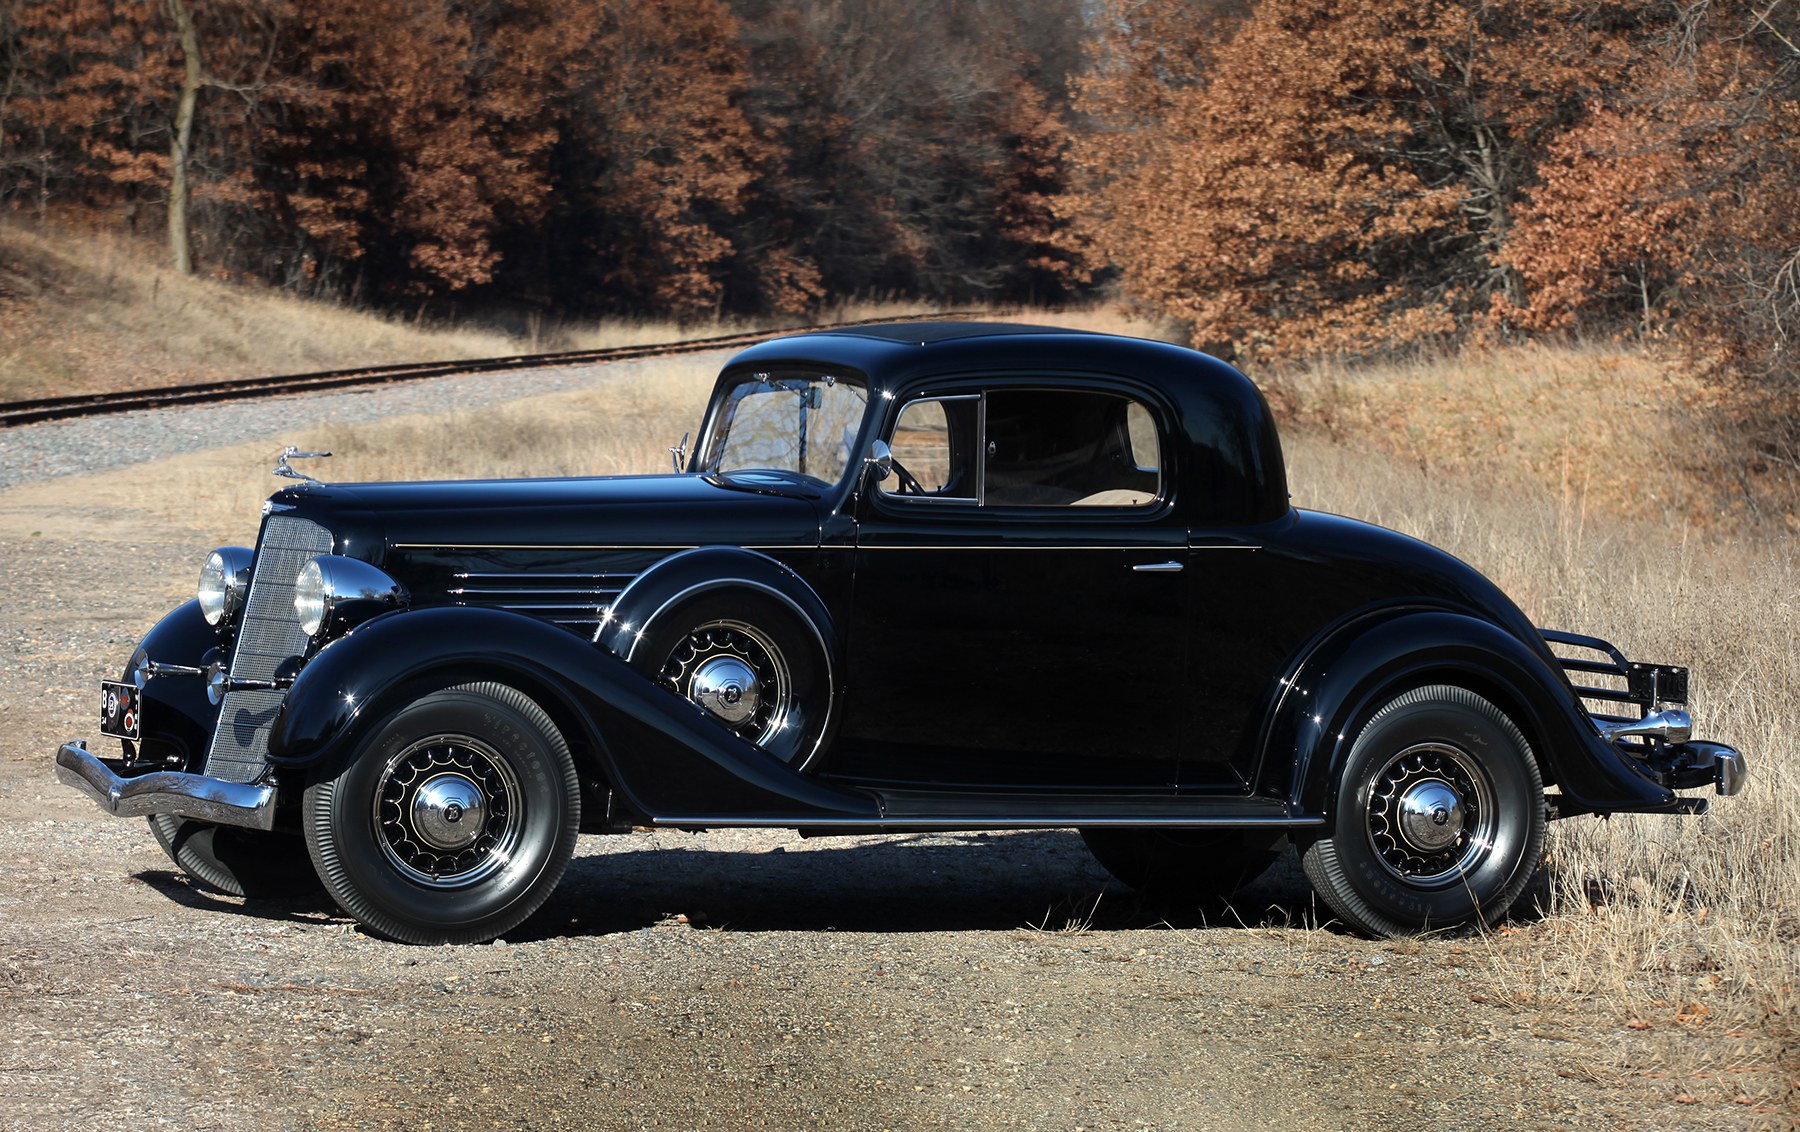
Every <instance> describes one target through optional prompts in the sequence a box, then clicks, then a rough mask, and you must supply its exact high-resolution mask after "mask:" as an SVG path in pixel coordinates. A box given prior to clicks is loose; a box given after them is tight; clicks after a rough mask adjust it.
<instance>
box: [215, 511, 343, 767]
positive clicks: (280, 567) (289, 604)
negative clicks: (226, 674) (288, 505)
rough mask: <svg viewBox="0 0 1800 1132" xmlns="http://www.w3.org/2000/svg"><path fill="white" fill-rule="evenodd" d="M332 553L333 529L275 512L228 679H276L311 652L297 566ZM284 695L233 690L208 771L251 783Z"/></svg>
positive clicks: (258, 551) (223, 709)
mask: <svg viewBox="0 0 1800 1132" xmlns="http://www.w3.org/2000/svg"><path fill="white" fill-rule="evenodd" d="M329 553H331V532H330V531H328V530H326V529H325V528H324V527H321V526H319V524H317V523H315V522H312V521H311V520H309V519H295V518H290V517H287V516H282V515H276V516H273V517H271V518H270V519H269V521H268V523H267V524H266V525H265V526H264V527H263V537H262V543H261V545H259V546H258V547H257V549H256V573H255V574H254V575H253V576H252V577H251V579H250V596H249V599H248V600H247V601H246V602H245V603H244V616H243V621H242V622H241V623H240V624H239V626H238V633H237V642H236V644H235V645H234V646H233V648H232V653H231V675H232V676H234V677H241V678H244V679H249V680H271V679H274V677H275V669H276V668H277V667H279V666H280V664H281V662H282V661H284V660H286V659H287V658H288V657H290V656H297V655H299V654H300V653H302V652H304V651H305V650H306V634H305V633H303V632H301V630H300V620H299V618H298V617H297V616H296V615H295V613H294V578H295V576H296V575H298V574H299V573H300V567H302V566H304V565H306V563H307V562H308V561H309V560H311V559H313V558H315V557H317V556H318V555H321V554H329ZM284 695H285V693H284V692H282V691H280V690H279V689H275V690H267V691H261V690H259V691H245V692H228V693H226V695H225V703H224V705H223V706H222V707H221V708H220V711H219V726H218V729H217V730H216V731H214V732H213V742H212V750H211V751H210V752H209V753H208V754H207V757H206V773H207V774H209V775H211V776H212V777H214V778H222V779H224V780H225V781H227V782H252V781H254V780H255V779H256V778H257V777H258V776H259V775H261V774H262V771H263V760H264V757H265V756H266V755H267V754H268V751H269V725H270V723H272V722H273V721H274V719H275V712H276V709H278V708H280V707H281V700H282V697H283V696H284Z"/></svg>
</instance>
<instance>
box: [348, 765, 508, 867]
mask: <svg viewBox="0 0 1800 1132" xmlns="http://www.w3.org/2000/svg"><path fill="white" fill-rule="evenodd" d="M523 818H524V813H523V807H522V805H521V797H520V791H519V779H518V775H517V774H516V773H515V772H514V771H513V767H512V764H511V763H510V762H509V761H508V760H507V759H506V758H505V756H503V755H501V754H500V753H499V752H498V751H496V750H495V749H494V748H492V747H490V746H488V745H487V744H486V743H483V742H482V741H480V740H479V739H474V738H471V737H469V736H467V735H433V736H431V737H430V738H427V739H421V740H419V741H418V742H416V743H413V744H412V745H411V746H409V747H407V748H405V749H404V750H402V751H401V752H400V753H399V754H397V755H395V756H394V757H393V758H391V759H389V760H388V762H387V765H386V766H385V767H384V768H383V770H382V774H381V780H380V785H379V786H378V787H377V788H376V791H375V828H376V831H377V832H378V833H379V834H380V838H379V840H380V842H381V850H382V853H383V854H384V855H385V856H386V857H387V859H388V861H389V862H390V863H391V864H393V865H394V867H395V868H397V869H399V870H400V872H401V873H402V874H403V875H404V876H406V877H407V878H408V879H409V880H411V881H413V882H414V883H416V884H421V885H424V886H426V887H427V888H461V887H463V886H465V885H471V884H475V883H477V882H479V881H482V880H485V879H487V878H488V877H490V876H493V875H494V874H495V873H496V872H498V871H500V870H501V869H502V868H505V867H506V864H507V863H508V862H509V861H511V860H512V859H513V856H514V855H515V853H516V852H517V850H518V847H519V841H520V838H521V836H522V825H523Z"/></svg>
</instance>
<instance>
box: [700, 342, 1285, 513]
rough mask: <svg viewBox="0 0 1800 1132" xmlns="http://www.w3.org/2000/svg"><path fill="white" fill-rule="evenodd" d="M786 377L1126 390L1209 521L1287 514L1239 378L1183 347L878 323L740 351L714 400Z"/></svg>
mask: <svg viewBox="0 0 1800 1132" xmlns="http://www.w3.org/2000/svg"><path fill="white" fill-rule="evenodd" d="M790 367H792V368H800V369H811V368H819V369H824V370H828V371H829V370H833V369H836V370H839V371H840V372H842V371H843V370H844V369H846V368H847V369H849V370H854V371H857V372H860V373H861V374H862V376H863V377H864V378H866V379H867V380H868V381H869V382H870V385H871V388H872V389H879V390H882V391H884V392H893V393H900V392H903V391H904V390H906V389H909V388H910V389H914V390H917V389H920V388H922V387H923V386H924V385H925V384H926V383H929V382H935V381H937V380H938V379H939V378H942V377H947V376H973V375H978V374H1014V375H1029V374H1033V373H1041V374H1045V375H1052V374H1060V375H1064V376H1066V377H1072V378H1074V379H1076V380H1079V379H1080V376H1081V375H1094V376H1096V377H1100V378H1102V379H1105V378H1106V377H1107V375H1113V376H1114V377H1123V378H1128V379H1130V380H1132V381H1134V382H1137V383H1139V384H1140V385H1143V386H1146V387H1149V388H1152V389H1155V390H1157V391H1159V392H1160V393H1161V394H1162V395H1163V396H1164V397H1165V398H1167V400H1168V402H1169V403H1170V404H1171V405H1172V407H1173V408H1174V410H1175V413H1176V418H1177V419H1176V421H1175V427H1176V429H1177V431H1178V432H1180V433H1181V434H1182V435H1183V437H1184V438H1185V440H1186V442H1187V449H1188V456H1189V459H1188V461H1187V465H1188V467H1189V468H1190V470H1191V471H1192V473H1193V474H1194V475H1195V477H1196V480H1204V481H1205V487H1204V491H1205V493H1206V494H1207V495H1209V496H1210V497H1211V498H1212V500H1213V502H1212V504H1211V505H1210V506H1209V507H1208V508H1207V509H1206V510H1207V512H1208V513H1209V514H1212V515H1215V516H1225V517H1229V518H1232V519H1236V520H1239V521H1251V522H1254V521H1264V520H1268V519H1272V518H1276V517H1278V516H1281V515H1285V514H1286V513H1287V509H1288V499H1287V475H1286V469H1285V467H1284V466H1283V462H1282V458H1281V442H1280V440H1279V438H1278V437H1277V436H1276V431H1275V420H1274V417H1273V415H1272V414H1271V413H1270V412H1269V406H1268V403H1267V402H1266V401H1265V400H1264V399H1263V396H1262V394H1261V393H1260V392H1259V391H1258V390H1257V389H1256V386H1255V385H1254V384H1252V383H1251V381H1250V379H1249V378H1247V377H1245V376H1244V375H1243V374H1242V373H1239V372H1238V371H1237V370H1236V369H1234V368H1232V367H1231V366H1229V365H1227V364H1226V363H1224V362H1222V361H1220V360H1219V359H1217V358H1214V357H1210V356H1208V355H1206V354H1202V353H1199V352H1198V351H1195V350H1190V349H1187V348H1186V347H1182V346H1173V345H1170V344H1169V343H1167V342H1153V341H1150V340H1148V339H1144V338H1126V337H1121V336H1119V335H1114V334H1101V333H1096V332H1094V331H1089V330H1070V329H1067V328H1064V327H1056V326H1036V325H1031V324H1026V323H1006V322H948V321H942V322H896V323H879V324H875V325H870V326H855V327H843V328H836V329H832V330H823V331H815V332H812V333H809V334H794V335H789V336H787V337H783V338H775V339H772V340H770V341H767V342H763V343H761V344H759V345H756V346H752V347H750V348H749V349H747V350H744V351H742V352H741V353H739V354H738V355H737V356H736V357H734V358H732V359H731V361H730V362H728V363H727V364H726V366H725V370H724V372H723V373H722V374H721V375H720V381H721V388H722V387H723V384H724V383H726V382H729V381H731V380H734V379H735V378H741V376H742V375H744V374H745V372H746V371H749V372H759V371H763V370H780V369H786V368H790ZM714 401H715V402H716V401H717V397H716V395H715V398H714ZM871 411H876V410H873V409H872V410H871ZM1188 494H1189V496H1190V497H1191V496H1193V495H1194V494H1195V492H1193V491H1190V492H1189V493H1188Z"/></svg>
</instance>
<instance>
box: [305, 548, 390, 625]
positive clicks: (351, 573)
mask: <svg viewBox="0 0 1800 1132" xmlns="http://www.w3.org/2000/svg"><path fill="white" fill-rule="evenodd" d="M406 602H407V593H406V587H405V586H402V585H401V584H400V583H399V582H396V581H394V579H392V578H390V577H388V576H387V573H386V572H385V571H383V570H381V569H379V568H377V567H374V566H371V565H369V564H368V563H367V562H364V561H363V560H362V559H360V558H345V557H344V556H343V555H341V554H321V555H319V556H318V557H317V558H315V559H313V560H312V561H311V562H308V563H307V564H306V565H304V566H302V567H300V574H299V576H298V577H296V578H295V579H294V612H295V613H296V614H297V615H299V618H300V630H301V632H303V633H305V634H306V635H307V636H309V637H313V636H317V635H318V633H319V630H320V629H321V628H323V627H324V625H325V624H326V622H328V621H330V620H332V618H333V617H335V616H339V615H342V616H344V617H358V616H359V615H360V616H371V617H372V616H374V615H375V614H376V613H380V612H384V611H386V610H389V609H398V608H400V607H402V606H404V605H405V604H406Z"/></svg>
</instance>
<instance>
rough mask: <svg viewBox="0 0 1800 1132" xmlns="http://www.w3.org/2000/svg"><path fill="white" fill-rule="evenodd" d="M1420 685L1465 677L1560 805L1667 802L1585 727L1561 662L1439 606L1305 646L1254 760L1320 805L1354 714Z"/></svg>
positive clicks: (1325, 801) (1383, 617) (1355, 726)
mask: <svg viewBox="0 0 1800 1132" xmlns="http://www.w3.org/2000/svg"><path fill="white" fill-rule="evenodd" d="M1430 683H1445V684H1460V685H1462V686H1465V687H1468V688H1469V689H1470V690H1471V691H1475V692H1477V693H1480V694H1482V695H1484V696H1487V697H1489V698H1490V699H1494V700H1495V701H1496V706H1497V707H1500V708H1501V709H1502V710H1503V711H1506V712H1507V713H1508V714H1509V715H1512V716H1513V718H1514V722H1516V723H1517V724H1518V725H1519V727H1520V729H1521V730H1523V731H1524V732H1525V733H1526V735H1527V736H1528V737H1530V739H1531V742H1532V746H1533V748H1534V749H1535V750H1536V752H1537V755H1538V758H1539V760H1540V761H1541V763H1542V764H1543V770H1544V779H1545V782H1547V783H1549V782H1554V783H1556V784H1557V786H1558V787H1559V788H1560V789H1561V791H1562V794H1563V795H1564V796H1565V797H1566V798H1567V799H1569V804H1567V805H1566V808H1567V809H1569V810H1593V811H1598V812H1608V811H1646V810H1671V809H1674V808H1675V805H1676V799H1675V795H1674V794H1673V793H1671V792H1670V791H1668V790H1666V789H1664V788H1663V787H1661V786H1659V785H1657V784H1656V783H1654V782H1652V781H1650V780H1649V779H1648V778H1646V777H1644V776H1643V775H1641V774H1639V773H1638V772H1637V771H1635V770H1633V769H1632V767H1631V766H1630V765H1629V764H1628V763H1627V762H1626V761H1625V759H1624V758H1623V757H1622V756H1621V755H1619V754H1618V753H1617V752H1615V751H1614V750H1613V749H1612V748H1611V747H1609V746H1608V745H1607V744H1606V743H1605V742H1604V741H1602V740H1601V739H1600V737H1599V736H1598V735H1597V734H1596V733H1595V732H1594V728H1593V725H1592V724H1591V723H1590V722H1589V720H1588V717H1587V715H1586V713H1585V712H1584V711H1582V710H1581V708H1580V705H1579V703H1578V701H1576V700H1575V698H1574V696H1573V694H1572V693H1571V692H1570V690H1569V688H1568V686H1567V683H1566V681H1565V680H1564V679H1563V677H1562V674H1561V673H1560V672H1557V671H1554V670H1552V669H1551V668H1550V666H1549V665H1548V664H1546V663H1545V662H1544V660H1543V658H1542V657H1541V656H1539V655H1538V654H1537V653H1536V652H1534V651H1533V650H1532V649H1531V648H1529V647H1528V646H1527V645H1526V644H1525V643H1524V642H1522V641H1520V640H1519V639H1518V638H1516V637H1514V636H1513V635H1512V634H1511V633H1508V632H1507V631H1506V630H1504V629H1502V628H1500V627H1499V626H1497V625H1494V624H1493V623H1492V622H1488V621H1483V620H1481V619H1479V618H1476V617H1471V616H1468V615H1466V614H1461V613H1451V612H1443V611H1417V610H1415V611H1410V612H1395V613H1387V614H1376V615H1373V616H1371V617H1369V618H1366V619H1363V620H1360V621H1355V622H1352V623H1350V624H1348V625H1345V626H1343V627H1341V628H1340V629H1338V630H1337V632H1335V633H1334V634H1333V635H1332V636H1330V637H1329V638H1327V639H1326V640H1325V641H1323V642H1322V643H1320V644H1319V645H1317V646H1316V647H1315V648H1313V649H1312V650H1311V651H1310V652H1309V653H1308V654H1307V656H1306V658H1305V659H1304V660H1303V661H1302V662H1301V663H1300V664H1299V665H1298V666H1297V668H1296V670H1295V671H1294V672H1293V674H1292V675H1290V676H1289V678H1288V679H1287V680H1286V681H1284V685H1285V686H1284V691H1283V694H1282V697H1281V700H1280V702H1279V704H1278V705H1277V707H1276V713H1275V719H1274V721H1273V722H1272V725H1271V727H1270V730H1269V733H1268V739H1267V740H1266V744H1265V748H1264V762H1263V764H1262V765H1264V766H1265V767H1271V768H1280V767H1284V766H1291V767H1292V768H1293V770H1292V774H1293V777H1292V779H1291V780H1290V782H1289V783H1288V784H1287V786H1288V796H1289V799H1290V801H1291V802H1293V803H1295V804H1296V805H1297V806H1299V807H1302V808H1303V810H1304V812H1310V813H1320V812H1328V811H1329V810H1330V808H1331V806H1332V805H1333V804H1334V803H1335V800H1336V793H1337V787H1338V782H1339V779H1340V777H1341V775H1342V772H1343V767H1344V764H1345V762H1346V760H1347V759H1348V758H1349V755H1350V748H1351V745H1352V744H1354V743H1355V741H1356V736H1357V733H1358V732H1359V731H1360V730H1361V728H1362V725H1363V723H1364V722H1365V721H1367V720H1368V718H1369V717H1370V716H1371V715H1372V714H1373V713H1374V712H1375V711H1377V710H1379V708H1380V707H1381V705H1382V704H1384V703H1386V702H1387V701H1388V700H1389V699H1391V698H1393V697H1394V696H1396V695H1398V694H1400V693H1401V692H1403V691H1405V690H1407V689H1408V688H1413V687H1418V686H1420V685H1423V684H1430Z"/></svg>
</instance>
